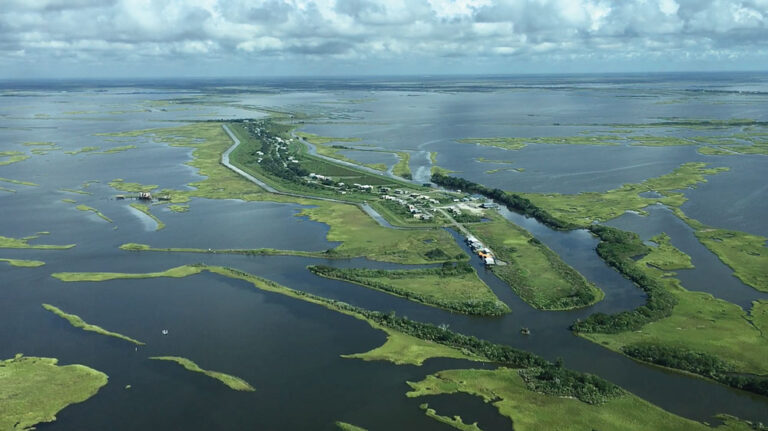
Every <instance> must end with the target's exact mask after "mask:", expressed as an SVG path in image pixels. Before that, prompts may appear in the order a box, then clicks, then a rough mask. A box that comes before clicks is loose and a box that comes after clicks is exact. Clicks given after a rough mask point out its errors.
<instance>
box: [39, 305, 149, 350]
mask: <svg viewBox="0 0 768 431" xmlns="http://www.w3.org/2000/svg"><path fill="white" fill-rule="evenodd" d="M43 308H45V309H46V310H48V311H50V312H51V313H53V314H55V315H57V316H59V317H61V318H62V319H64V320H66V321H67V322H69V324H70V325H72V326H74V327H75V328H80V329H82V330H83V331H88V332H95V333H97V334H100V335H106V336H108V337H115V338H119V339H121V340H125V341H129V342H131V343H133V344H136V345H139V346H143V345H144V343H142V342H141V341H138V340H135V339H133V338H131V337H127V336H125V335H123V334H118V333H117V332H112V331H107V330H106V329H104V328H102V327H101V326H97V325H92V324H90V323H87V322H86V321H84V320H83V319H81V318H80V316H77V315H75V314H69V313H65V312H64V311H63V310H61V309H60V308H58V307H55V306H53V305H50V304H43Z"/></svg>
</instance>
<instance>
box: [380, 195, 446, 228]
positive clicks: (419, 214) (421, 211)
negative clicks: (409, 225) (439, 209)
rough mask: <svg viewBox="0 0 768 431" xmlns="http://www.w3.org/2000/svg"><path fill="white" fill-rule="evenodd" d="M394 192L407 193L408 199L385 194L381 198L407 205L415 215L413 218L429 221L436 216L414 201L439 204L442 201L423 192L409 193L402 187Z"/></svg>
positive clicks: (409, 210)
mask: <svg viewBox="0 0 768 431" xmlns="http://www.w3.org/2000/svg"><path fill="white" fill-rule="evenodd" d="M382 191H383V190H382ZM387 191H388V190H387ZM394 193H395V194H398V195H405V194H407V195H408V196H407V198H406V199H403V198H400V197H397V196H392V195H388V194H383V195H382V196H381V198H382V199H384V200H387V201H392V202H395V203H397V204H399V205H402V206H403V207H406V208H407V209H408V212H409V213H411V215H413V218H415V219H418V220H424V221H429V220H432V219H433V218H434V216H433V215H432V214H429V213H428V212H427V210H426V209H425V208H419V207H418V206H416V205H414V203H426V202H429V203H431V204H435V205H437V204H439V203H440V201H438V200H437V199H434V198H432V197H430V196H427V195H421V194H418V193H408V192H406V191H404V190H401V189H397V190H395V192H394Z"/></svg>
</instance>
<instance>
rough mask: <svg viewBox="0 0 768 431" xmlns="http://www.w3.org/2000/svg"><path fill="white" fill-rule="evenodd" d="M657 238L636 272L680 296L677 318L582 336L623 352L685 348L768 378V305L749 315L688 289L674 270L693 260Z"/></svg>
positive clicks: (674, 313)
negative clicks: (650, 347) (637, 348)
mask: <svg viewBox="0 0 768 431" xmlns="http://www.w3.org/2000/svg"><path fill="white" fill-rule="evenodd" d="M654 240H655V241H656V242H657V243H658V246H656V247H649V250H650V252H649V253H648V254H647V255H645V256H644V257H643V258H641V259H639V260H638V261H637V262H636V268H637V269H638V270H641V271H643V272H645V273H646V274H647V275H648V276H649V277H651V278H653V279H655V280H657V282H658V284H659V285H660V286H661V287H663V289H665V290H666V291H667V292H669V294H671V295H672V296H674V297H675V298H676V300H677V305H676V306H675V307H674V308H673V309H672V314H671V315H670V316H669V317H665V318H662V319H659V320H657V321H654V322H651V323H648V324H647V325H644V326H643V327H642V328H641V329H639V330H635V331H627V332H621V333H580V334H579V335H581V336H583V337H585V338H587V339H589V340H592V341H594V342H596V343H599V344H601V345H603V346H605V347H607V348H609V349H612V350H615V351H618V352H623V350H624V348H625V347H626V346H632V345H653V346H656V347H657V348H659V349H684V350H686V351H691V352H696V353H697V354H698V353H700V354H706V355H710V356H712V357H717V358H718V359H720V360H722V361H724V362H727V363H729V364H732V366H733V371H734V372H736V373H742V374H762V375H766V374H768V363H766V362H765V360H764V358H765V357H768V338H767V335H768V318H767V317H768V301H755V302H753V306H752V310H749V311H745V310H744V309H742V308H741V307H740V306H738V305H735V304H732V303H730V302H727V301H724V300H722V299H717V298H715V297H713V296H712V295H710V294H708V293H704V292H693V291H688V290H686V289H684V288H683V287H682V286H681V285H680V282H679V281H678V280H677V279H675V278H673V277H672V276H673V275H674V273H671V272H668V271H671V270H675V269H679V268H688V267H690V266H691V265H690V258H689V257H688V256H686V255H685V254H683V253H682V252H680V251H679V250H676V249H674V247H673V246H672V245H671V244H669V242H668V238H667V237H666V236H664V235H659V236H657V237H655V238H654ZM672 250H674V251H672ZM735 384H736V385H737V386H738V385H742V383H739V382H735Z"/></svg>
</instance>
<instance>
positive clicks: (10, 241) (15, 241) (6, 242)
mask: <svg viewBox="0 0 768 431" xmlns="http://www.w3.org/2000/svg"><path fill="white" fill-rule="evenodd" d="M40 235H41V234H37V235H31V236H28V237H26V238H9V237H7V236H0V248H30V249H37V250H67V249H70V248H72V247H74V246H75V244H67V245H48V244H30V243H29V241H31V240H33V239H37V238H39V237H40Z"/></svg>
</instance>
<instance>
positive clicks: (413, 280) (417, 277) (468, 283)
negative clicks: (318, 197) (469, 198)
mask: <svg viewBox="0 0 768 431" xmlns="http://www.w3.org/2000/svg"><path fill="white" fill-rule="evenodd" d="M309 270H310V271H312V273H314V274H316V275H320V276H323V277H328V278H335V279H338V280H344V281H349V282H352V283H357V284H360V285H362V286H366V287H371V288H373V289H377V290H382V291H384V292H389V293H393V294H395V295H398V296H402V297H404V298H407V299H410V300H413V301H418V302H421V303H424V304H428V305H434V306H437V307H441V308H445V309H446V310H451V311H456V312H459V313H465V314H477V315H484V316H498V315H501V314H504V313H508V312H509V307H507V306H506V304H504V303H503V302H501V301H499V300H498V298H496V296H495V295H494V294H493V292H492V291H491V290H490V288H488V286H487V285H486V284H485V283H483V281H482V280H480V278H478V276H477V273H476V272H475V270H474V268H472V266H471V265H469V264H468V263H465V262H459V263H457V264H455V265H454V264H451V263H448V262H446V263H445V264H443V265H442V266H441V267H439V268H425V269H411V270H389V271H387V270H376V269H361V268H357V269H356V268H334V267H330V266H322V265H321V266H310V267H309Z"/></svg>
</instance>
